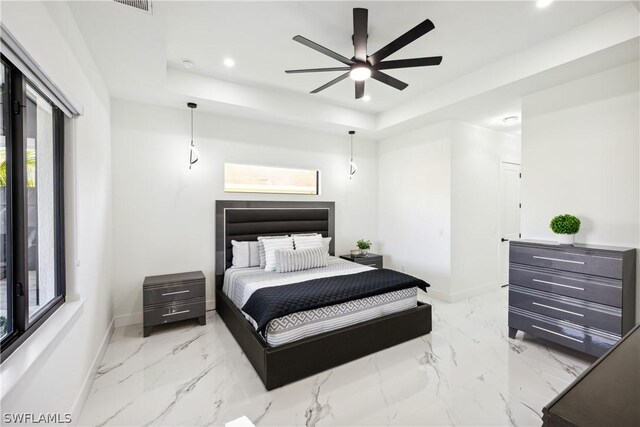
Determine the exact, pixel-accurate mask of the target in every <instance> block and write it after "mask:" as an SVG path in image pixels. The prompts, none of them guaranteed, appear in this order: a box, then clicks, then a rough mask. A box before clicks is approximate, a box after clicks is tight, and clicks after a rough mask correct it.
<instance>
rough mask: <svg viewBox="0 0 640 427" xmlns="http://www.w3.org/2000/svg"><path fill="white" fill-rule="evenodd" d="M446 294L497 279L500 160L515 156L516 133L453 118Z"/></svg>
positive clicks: (481, 287)
mask: <svg viewBox="0 0 640 427" xmlns="http://www.w3.org/2000/svg"><path fill="white" fill-rule="evenodd" d="M451 141H452V145H451V224H452V229H451V283H452V286H451V299H452V300H454V301H457V300H460V299H464V298H468V297H470V296H473V295H477V294H478V293H480V292H483V291H490V290H493V289H496V288H497V287H498V286H500V285H501V283H500V237H501V236H500V227H499V224H500V162H501V161H502V160H509V161H512V162H515V163H518V162H520V138H519V137H517V136H515V135H509V134H506V133H502V132H496V131H493V130H490V129H485V128H482V127H479V126H474V125H470V124H467V123H462V122H453V124H452V139H451Z"/></svg>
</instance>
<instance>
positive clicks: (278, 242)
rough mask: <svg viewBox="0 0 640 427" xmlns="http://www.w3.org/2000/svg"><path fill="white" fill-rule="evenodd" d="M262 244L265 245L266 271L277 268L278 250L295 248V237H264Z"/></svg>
mask: <svg viewBox="0 0 640 427" xmlns="http://www.w3.org/2000/svg"><path fill="white" fill-rule="evenodd" d="M262 244H263V245H264V258H265V266H264V270H265V271H275V270H276V253H275V252H276V250H278V249H290V250H293V239H292V238H291V237H285V238H283V239H282V238H281V239H262Z"/></svg>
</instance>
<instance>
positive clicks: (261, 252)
mask: <svg viewBox="0 0 640 427" xmlns="http://www.w3.org/2000/svg"><path fill="white" fill-rule="evenodd" d="M284 237H289V235H288V234H285V235H284V236H260V237H258V251H259V254H258V256H259V257H260V268H264V266H265V265H266V259H265V256H264V245H263V244H262V241H263V240H265V239H282V238H284Z"/></svg>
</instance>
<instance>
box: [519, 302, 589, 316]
mask: <svg viewBox="0 0 640 427" xmlns="http://www.w3.org/2000/svg"><path fill="white" fill-rule="evenodd" d="M531 304H533V305H537V306H540V307H544V308H550V309H551V310H557V311H561V312H563V313H569V314H573V315H574V316H580V317H584V314H581V313H576V312H573V311H569V310H563V309H561V308H556V307H551V306H550V305H545V304H540V303H539V302H532V303H531Z"/></svg>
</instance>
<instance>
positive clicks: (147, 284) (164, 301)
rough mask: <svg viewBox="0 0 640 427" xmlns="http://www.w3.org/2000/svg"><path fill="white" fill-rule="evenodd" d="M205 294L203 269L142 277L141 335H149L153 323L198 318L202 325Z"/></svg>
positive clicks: (204, 322)
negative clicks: (142, 318)
mask: <svg viewBox="0 0 640 427" xmlns="http://www.w3.org/2000/svg"><path fill="white" fill-rule="evenodd" d="M205 297H206V287H205V277H204V274H202V271H192V272H189V273H177V274H165V275H162V276H150V277H145V278H144V283H143V284H142V301H143V306H144V325H143V326H144V332H143V335H144V336H145V337H148V336H149V334H150V333H151V328H152V327H153V326H155V325H162V324H164V323H170V322H177V321H179V320H185V319H193V318H197V319H198V322H200V324H201V325H204V324H206V322H207V320H206V306H205Z"/></svg>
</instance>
